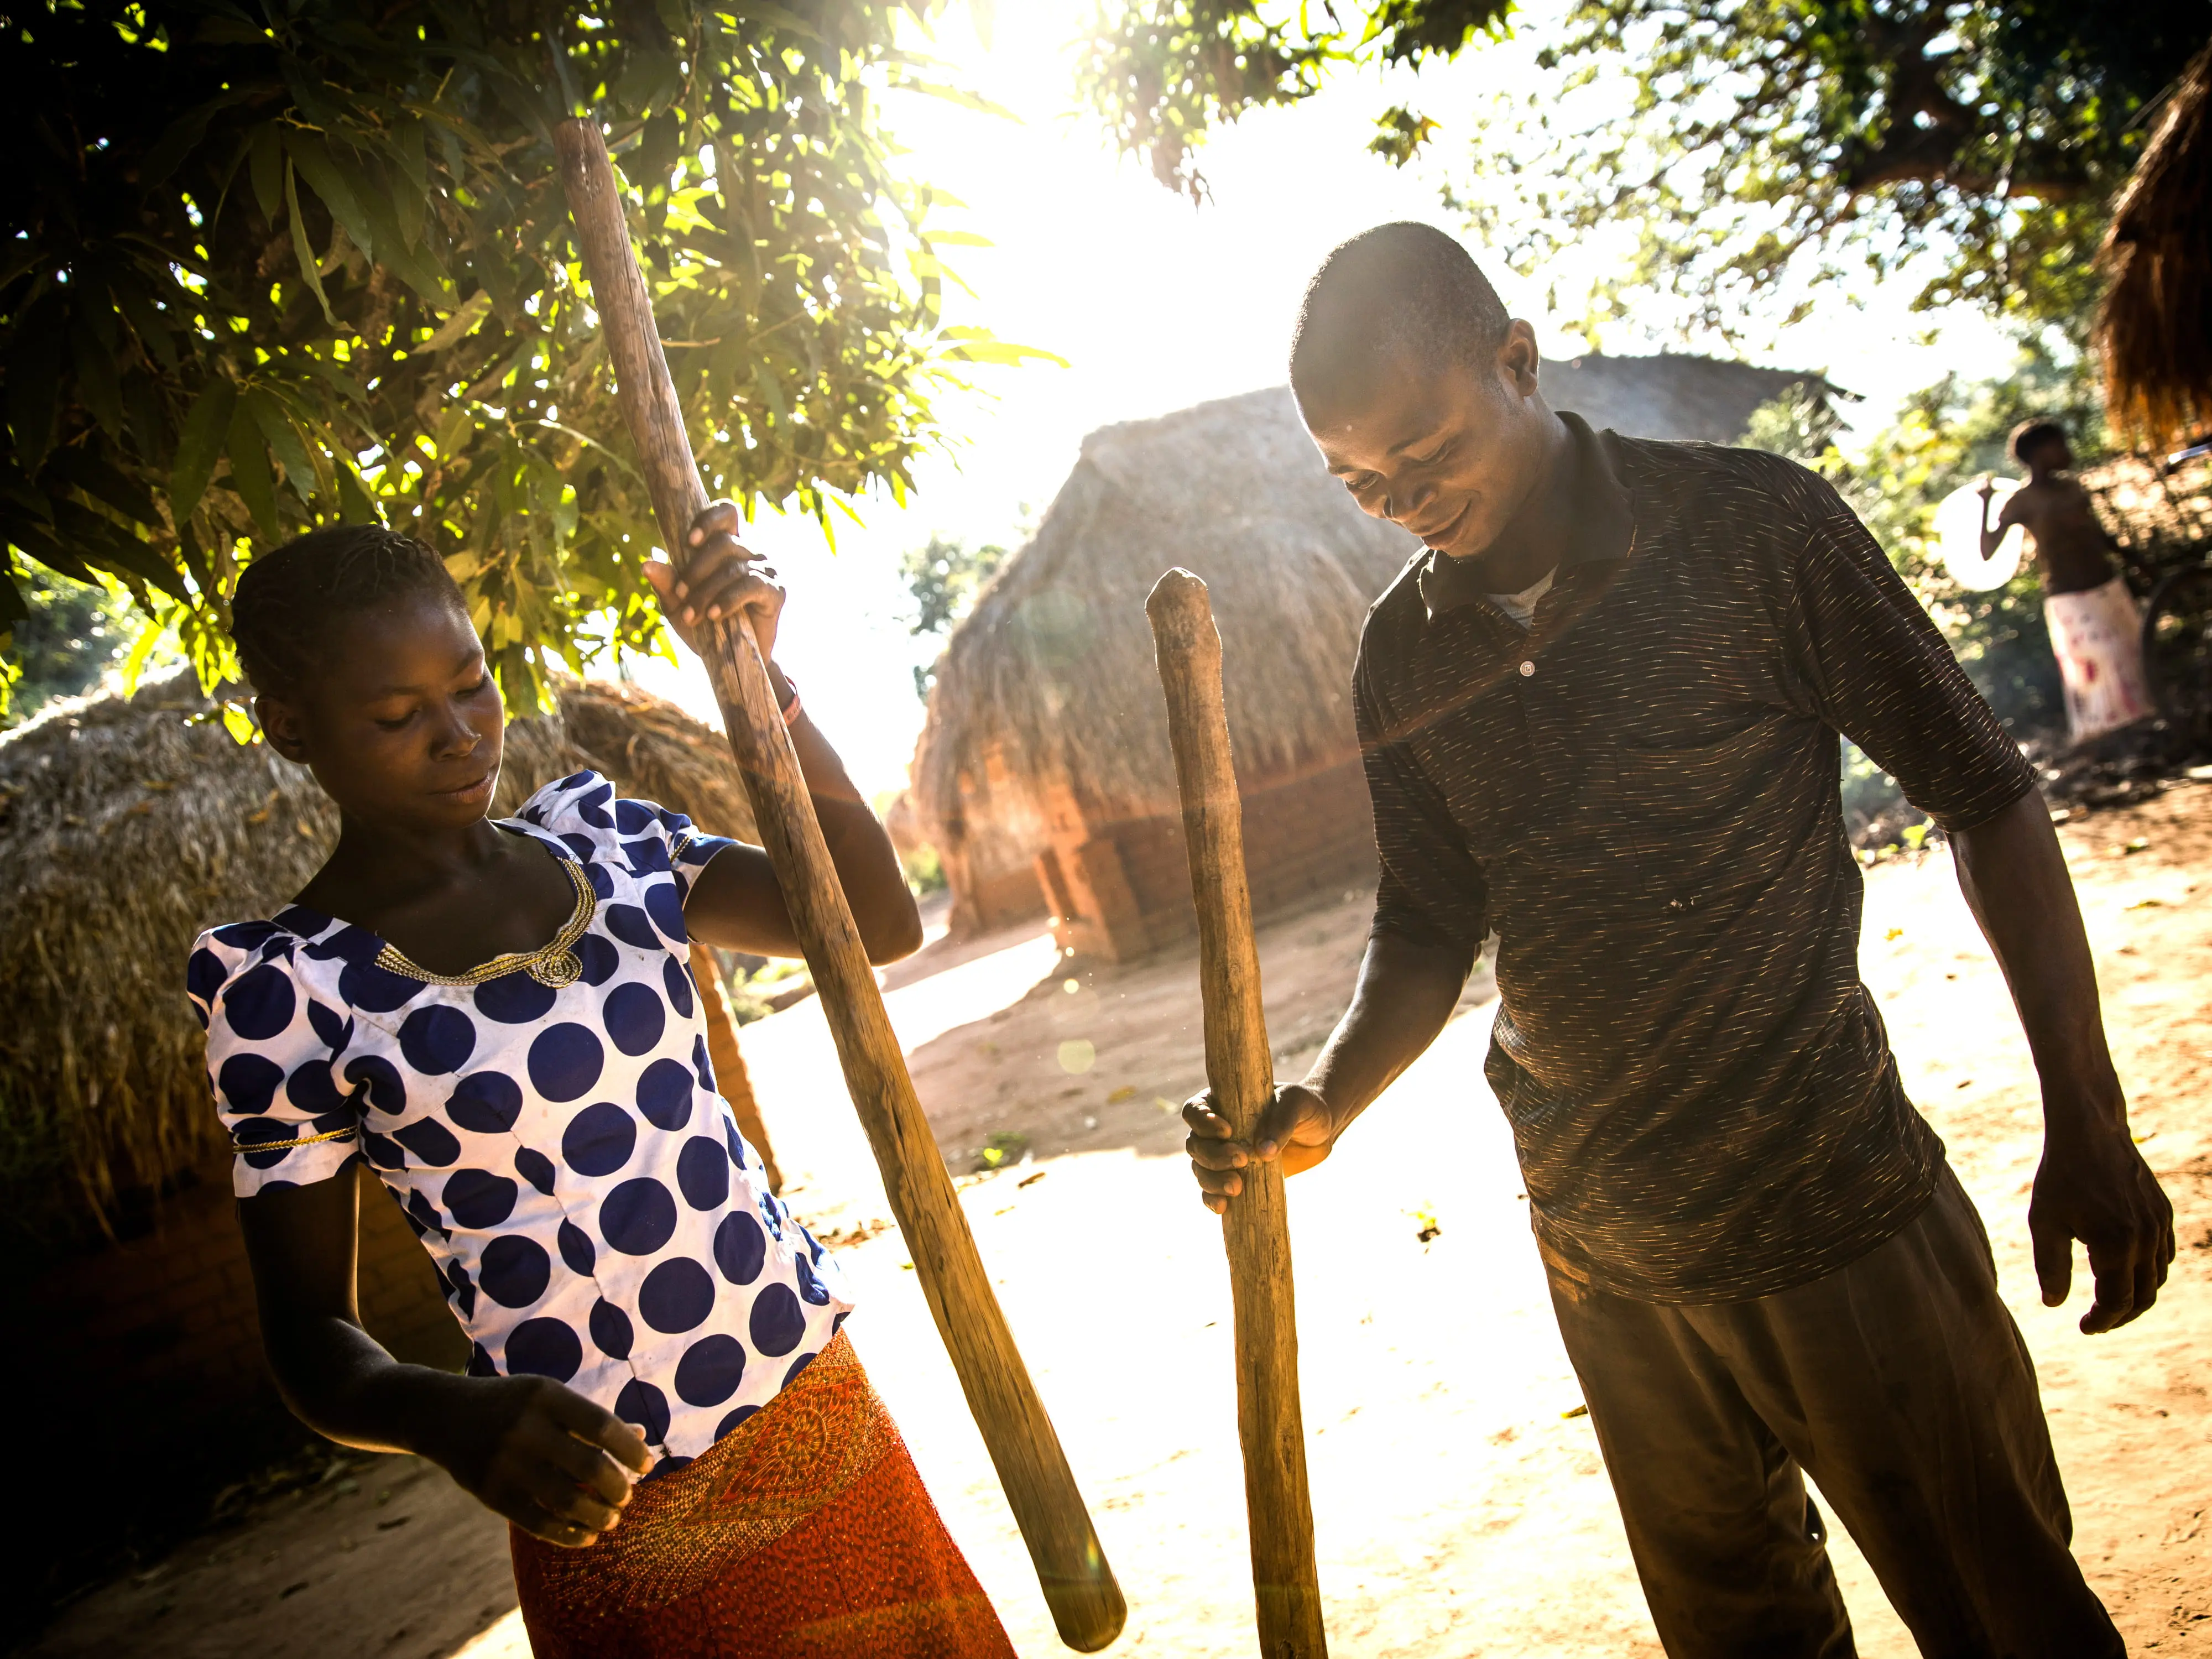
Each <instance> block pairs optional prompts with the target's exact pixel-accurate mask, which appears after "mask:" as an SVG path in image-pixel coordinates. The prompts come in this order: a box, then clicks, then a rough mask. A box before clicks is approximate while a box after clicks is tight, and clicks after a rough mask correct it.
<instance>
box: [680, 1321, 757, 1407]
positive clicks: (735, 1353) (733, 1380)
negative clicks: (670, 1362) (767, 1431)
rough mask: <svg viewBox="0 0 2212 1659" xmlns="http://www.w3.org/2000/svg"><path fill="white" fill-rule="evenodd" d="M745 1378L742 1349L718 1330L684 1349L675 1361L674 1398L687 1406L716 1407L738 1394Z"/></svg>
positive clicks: (734, 1340) (731, 1337)
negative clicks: (679, 1357) (739, 1385)
mask: <svg viewBox="0 0 2212 1659" xmlns="http://www.w3.org/2000/svg"><path fill="white" fill-rule="evenodd" d="M744 1375H745V1351H744V1346H742V1345H741V1344H739V1342H738V1339H737V1338H735V1337H734V1336H731V1335H729V1334H726V1333H725V1332H720V1331H717V1332H716V1333H715V1334H714V1335H712V1336H702V1337H701V1338H700V1339H699V1340H697V1341H696V1342H694V1343H693V1344H692V1345H691V1346H690V1347H688V1348H686V1349H684V1358H681V1359H679V1360H678V1361H677V1362H676V1397H677V1398H678V1400H681V1401H683V1402H684V1404H685V1405H687V1406H719V1405H720V1404H721V1403H722V1402H723V1401H725V1400H727V1399H728V1398H729V1397H730V1396H731V1395H733V1394H735V1393H736V1392H737V1391H738V1383H740V1382H742V1381H743V1380H744Z"/></svg>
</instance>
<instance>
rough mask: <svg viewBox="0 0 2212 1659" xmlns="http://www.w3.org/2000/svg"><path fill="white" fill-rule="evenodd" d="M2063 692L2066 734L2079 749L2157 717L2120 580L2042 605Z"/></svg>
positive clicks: (2138, 625)
mask: <svg viewBox="0 0 2212 1659" xmlns="http://www.w3.org/2000/svg"><path fill="white" fill-rule="evenodd" d="M2043 619H2044V621H2045V623H2046V624H2047V625H2048V626H2049V628H2050V629H2051V653H2052V654H2053V655H2054V656H2056V657H2057V659H2058V678H2060V680H2061V681H2063V683H2064V684H2065V687H2066V732H2067V737H2068V739H2069V741H2071V742H2074V743H2080V742H2081V741H2083V740H2084V739H2085V738H2093V737H2096V736H2098V735H2100V733H2102V732H2110V731H2113V730H2115V729H2116V728H2118V727H2119V726H2125V725H2127V724H2128V723H2129V722H2130V721H2132V720H2142V719H2143V718H2145V717H2146V716H2148V715H2149V714H2154V713H2156V712H2157V709H2156V706H2155V705H2154V703H2153V702H2152V701H2151V695H2150V683H2149V680H2148V678H2147V677H2146V676H2145V675H2144V673H2143V661H2142V611H2139V610H2138V609H2137V608H2136V601H2135V596H2134V595H2133V594H2132V593H2130V592H2128V585H2127V583H2126V581H2125V580H2123V579H2122V578H2120V577H2118V576H2115V577H2113V578H2112V580H2110V581H2108V582H2106V584H2105V585H2104V586H2102V587H2093V588H2090V589H2088V590H2087V592H2081V593H2058V594H2054V595H2052V596H2051V598H2049V599H2045V600H2044V602H2043Z"/></svg>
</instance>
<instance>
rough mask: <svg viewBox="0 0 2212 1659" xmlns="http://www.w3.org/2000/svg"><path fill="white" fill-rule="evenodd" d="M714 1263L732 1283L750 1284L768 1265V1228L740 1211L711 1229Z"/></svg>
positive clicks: (726, 1217)
mask: <svg viewBox="0 0 2212 1659" xmlns="http://www.w3.org/2000/svg"><path fill="white" fill-rule="evenodd" d="M714 1265H715V1266H716V1267H720V1269H721V1270H722V1277H723V1278H725V1279H728V1280H729V1281H730V1283H731V1284H732V1285H750V1284H751V1283H752V1282H753V1280H755V1279H758V1278H759V1277H760V1276H761V1269H762V1268H763V1267H766V1266H767V1265H768V1230H767V1229H766V1228H764V1227H763V1226H762V1225H760V1223H759V1222H758V1221H756V1220H755V1219H754V1218H752V1217H751V1216H750V1215H748V1214H747V1213H746V1212H744V1211H743V1210H732V1212H730V1213H729V1214H727V1215H726V1216H724V1217H723V1218H722V1221H721V1225H720V1226H718V1227H716V1228H715V1229H714Z"/></svg>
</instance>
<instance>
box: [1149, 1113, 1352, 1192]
mask: <svg viewBox="0 0 2212 1659" xmlns="http://www.w3.org/2000/svg"><path fill="white" fill-rule="evenodd" d="M1182 1121H1184V1122H1185V1123H1187V1124H1188V1125H1189V1126H1190V1135H1189V1138H1188V1139H1186V1140H1185V1141H1184V1142H1183V1144H1182V1145H1183V1150H1184V1151H1185V1152H1188V1153H1189V1154H1190V1172H1191V1174H1192V1175H1194V1176H1197V1178H1198V1184H1199V1188H1200V1191H1201V1192H1202V1193H1203V1194H1204V1196H1205V1203H1206V1208H1207V1209H1209V1210H1211V1211H1212V1212H1214V1214H1216V1215H1219V1214H1221V1213H1222V1212H1224V1211H1225V1210H1227V1209H1228V1207H1229V1200H1231V1199H1232V1198H1234V1197H1236V1196H1237V1194H1239V1193H1241V1192H1243V1190H1244V1177H1243V1176H1241V1175H1239V1174H1238V1173H1237V1171H1238V1170H1243V1169H1244V1168H1246V1167H1248V1166H1249V1165H1250V1164H1273V1163H1274V1162H1275V1161H1276V1160H1277V1159H1278V1158H1279V1159H1281V1161H1282V1165H1283V1173H1284V1174H1285V1175H1286V1176H1294V1175H1296V1174H1297V1173H1298V1171H1299V1170H1310V1169H1311V1168H1313V1166H1314V1165H1315V1164H1318V1163H1320V1162H1321V1161H1322V1159H1323V1158H1327V1157H1328V1152H1329V1147H1330V1146H1331V1145H1332V1143H1333V1142H1334V1139H1335V1138H1336V1122H1335V1119H1334V1117H1332V1116H1331V1115H1330V1113H1329V1109H1328V1106H1327V1105H1326V1104H1325V1103H1323V1102H1322V1097H1320V1096H1319V1095H1317V1094H1316V1093H1315V1092H1314V1091H1312V1090H1310V1089H1309V1088H1307V1087H1306V1086H1305V1085H1304V1084H1303V1083H1279V1084H1277V1085H1275V1097H1274V1099H1273V1100H1272V1101H1270V1102H1269V1103H1268V1104H1267V1109H1266V1110H1265V1111H1263V1112H1261V1114H1260V1122H1259V1126H1258V1128H1257V1130H1256V1132H1255V1133H1254V1134H1253V1136H1252V1138H1251V1139H1249V1140H1239V1139H1237V1138H1236V1136H1235V1134H1234V1133H1232V1132H1231V1129H1230V1127H1229V1120H1228V1119H1227V1118H1225V1117H1223V1116H1222V1115H1220V1114H1219V1113H1218V1112H1217V1111H1215V1110H1214V1109H1213V1091H1212V1090H1211V1089H1201V1090H1200V1091H1198V1092H1197V1093H1196V1094H1194V1095H1193V1096H1192V1097H1190V1099H1189V1100H1188V1101H1187V1102H1185V1103H1184V1105H1183V1109H1182Z"/></svg>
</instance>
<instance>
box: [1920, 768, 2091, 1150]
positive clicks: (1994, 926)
mask: <svg viewBox="0 0 2212 1659" xmlns="http://www.w3.org/2000/svg"><path fill="white" fill-rule="evenodd" d="M1954 842H1955V845H1956V848H1957V860H1958V867H1959V885H1960V888H1961V890H1964V892H1965V893H1966V903H1967V905H1968V907H1969V908H1972V911H1973V913H1974V919H1975V920H1976V921H1978V922H1980V924H1981V927H1982V933H1983V936H1984V938H1986V939H1988V940H1989V942H1990V950H1991V951H1994V952H1995V953H1996V959H1997V964H1998V966H1999V967H2001V968H2002V969H2003V970H2004V976H2005V982H2006V983H2007V984H2008V985H2009V986H2010V987H2012V996H2013V1002H2014V1005H2015V1006H2016V1007H2017V1008H2018V1009H2019V1011H2020V1023H2021V1028H2022V1029H2023V1030H2025V1031H2026V1032H2027V1046H2028V1049H2029V1052H2030V1053H2031V1054H2033V1055H2034V1057H2035V1068H2036V1071H2037V1073H2038V1074H2039V1076H2040V1077H2041V1078H2042V1080H2043V1085H2044V1099H2045V1111H2046V1115H2047V1117H2048V1121H2049V1123H2048V1127H2050V1129H2051V1132H2052V1133H2057V1134H2064V1133H2070V1132H2073V1131H2075V1130H2077V1129H2080V1128H2081V1127H2088V1126H2091V1125H2095V1126H2096V1127H2112V1126H2113V1124H2114V1123H2116V1122H2117V1123H2124V1122H2125V1121H2126V1105H2125V1103H2124V1099H2123V1097H2122V1096H2121V1092H2120V1085H2119V1079H2118V1075H2117V1074H2116V1073H2114V1072H2113V1069H2112V1054H2111V1052H2110V1050H2109V1049H2108V1048H2106V1043H2105V1024H2104V1017H2103V1013H2102V1011H2101V1010H2100V1007H2099V1006H2098V1001H2097V972H2096V965H2095V963H2094V962H2093V960H2092V959H2091V957H2090V954H2089V939H2088V935H2087V933H2086V932H2084V931H2083V929H2082V926H2081V906H2080V904H2079V903H2078V902H2076V901H2075V896H2074V882H2073V878H2072V877H2071V876H2070V875H2069V874H2068V872H2067V869H2066V857H2065V854H2064V853H2063V851H2062V850H2061V849H2060V848H2059V845H2058V837H2057V835H2056V834H2055V833H2054V832H2053V831H2052V829H2051V815H2050V813H2049V811H2047V810H2046V809H2045V806H2044V804H2043V798H2042V796H2041V795H2040V794H2039V793H2037V792H2035V791H2034V790H2030V791H2029V792H2028V793H2027V794H2025V795H2022V796H2021V798H2020V799H2018V800H2017V801H2015V802H2014V803H2013V804H2012V805H2010V806H2008V807H2007V808H2006V809H2005V810H2004V811H2002V812H2000V813H1998V814H1997V815H1996V817H1993V818H1991V819H1990V820H1989V821H1988V822H1987V823H1981V824H1978V825H1976V826H1975V827H1974V828H1973V829H1966V830H1961V831H1960V833H1959V834H1958V835H1957V836H1954Z"/></svg>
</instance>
